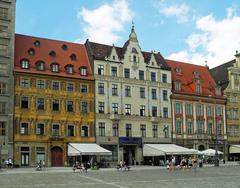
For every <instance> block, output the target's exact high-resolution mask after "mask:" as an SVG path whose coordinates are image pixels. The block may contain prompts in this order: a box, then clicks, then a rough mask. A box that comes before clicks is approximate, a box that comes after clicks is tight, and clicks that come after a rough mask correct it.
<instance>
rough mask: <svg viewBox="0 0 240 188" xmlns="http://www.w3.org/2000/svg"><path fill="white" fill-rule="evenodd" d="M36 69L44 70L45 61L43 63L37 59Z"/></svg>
mask: <svg viewBox="0 0 240 188" xmlns="http://www.w3.org/2000/svg"><path fill="white" fill-rule="evenodd" d="M36 69H37V70H38V71H43V70H45V63H44V61H41V60H39V61H37V62H36Z"/></svg>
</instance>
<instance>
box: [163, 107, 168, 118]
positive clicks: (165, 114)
mask: <svg viewBox="0 0 240 188" xmlns="http://www.w3.org/2000/svg"><path fill="white" fill-rule="evenodd" d="M163 118H168V108H167V107H164V108H163Z"/></svg>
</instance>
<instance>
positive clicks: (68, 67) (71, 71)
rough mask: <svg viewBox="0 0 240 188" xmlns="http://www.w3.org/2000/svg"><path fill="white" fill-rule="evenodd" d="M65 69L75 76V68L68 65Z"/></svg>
mask: <svg viewBox="0 0 240 188" xmlns="http://www.w3.org/2000/svg"><path fill="white" fill-rule="evenodd" d="M65 69H66V73H68V74H73V66H72V65H67V66H66V67H65Z"/></svg>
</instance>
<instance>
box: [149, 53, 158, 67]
mask: <svg viewBox="0 0 240 188" xmlns="http://www.w3.org/2000/svg"><path fill="white" fill-rule="evenodd" d="M148 66H150V67H158V64H157V61H156V58H155V55H154V52H153V51H152V53H151V57H150V60H149V62H148Z"/></svg>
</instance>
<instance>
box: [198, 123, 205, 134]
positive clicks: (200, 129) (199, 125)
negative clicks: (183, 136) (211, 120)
mask: <svg viewBox="0 0 240 188" xmlns="http://www.w3.org/2000/svg"><path fill="white" fill-rule="evenodd" d="M203 133H204V129H203V121H197V134H203Z"/></svg>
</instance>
